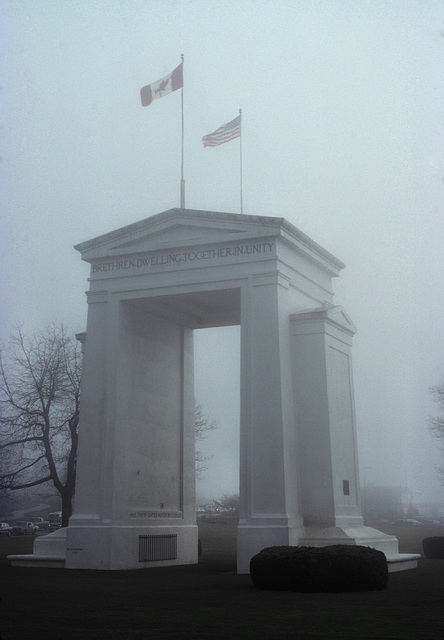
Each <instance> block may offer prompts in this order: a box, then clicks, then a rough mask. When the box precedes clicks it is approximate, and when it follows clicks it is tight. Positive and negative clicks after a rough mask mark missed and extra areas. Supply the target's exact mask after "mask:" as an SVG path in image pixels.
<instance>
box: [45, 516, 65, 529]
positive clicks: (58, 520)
mask: <svg viewBox="0 0 444 640" xmlns="http://www.w3.org/2000/svg"><path fill="white" fill-rule="evenodd" d="M48 520H49V530H50V531H57V529H60V527H61V526H62V512H61V511H54V512H53V513H50V514H49V516H48Z"/></svg>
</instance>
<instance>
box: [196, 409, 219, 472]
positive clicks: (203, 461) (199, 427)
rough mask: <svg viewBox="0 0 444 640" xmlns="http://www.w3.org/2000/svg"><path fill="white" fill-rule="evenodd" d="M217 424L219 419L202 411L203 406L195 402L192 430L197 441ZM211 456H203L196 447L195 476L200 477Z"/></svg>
mask: <svg viewBox="0 0 444 640" xmlns="http://www.w3.org/2000/svg"><path fill="white" fill-rule="evenodd" d="M218 426H219V421H218V420H216V419H215V418H211V416H209V415H207V414H206V413H205V412H204V409H203V406H202V405H201V404H197V405H196V406H195V408H194V432H195V435H196V440H197V441H202V440H205V439H206V438H207V436H208V433H209V431H214V429H217V427H218ZM211 458H212V456H204V455H203V454H202V452H201V451H199V449H196V467H195V469H196V478H202V477H203V472H204V471H205V469H206V468H207V463H208V460H211Z"/></svg>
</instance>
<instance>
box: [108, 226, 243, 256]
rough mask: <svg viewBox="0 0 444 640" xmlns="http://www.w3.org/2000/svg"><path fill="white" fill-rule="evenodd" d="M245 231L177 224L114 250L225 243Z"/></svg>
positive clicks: (151, 249) (126, 242) (140, 249)
mask: <svg viewBox="0 0 444 640" xmlns="http://www.w3.org/2000/svg"><path fill="white" fill-rule="evenodd" d="M246 233H247V232H246V230H245V229H229V228H228V229H224V228H221V227H216V226H214V227H213V226H211V227H203V226H200V225H192V224H175V225H173V226H171V227H168V228H167V229H162V230H158V231H155V230H151V231H148V232H146V233H143V234H142V235H140V237H138V238H137V239H131V240H127V241H124V242H121V243H118V244H116V245H115V246H114V247H112V249H110V250H111V251H112V252H113V253H114V252H118V253H120V252H121V251H122V250H125V252H127V251H128V250H130V251H131V252H133V251H137V252H139V251H146V250H147V248H148V247H149V250H150V251H155V250H158V249H166V248H168V247H172V246H174V247H182V246H189V245H199V244H209V243H212V242H223V241H224V240H236V239H237V238H240V237H243V236H245V234H246Z"/></svg>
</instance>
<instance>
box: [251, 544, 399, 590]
mask: <svg viewBox="0 0 444 640" xmlns="http://www.w3.org/2000/svg"><path fill="white" fill-rule="evenodd" d="M250 575H251V579H252V581H253V584H254V586H255V587H257V588H258V589H273V590H278V591H305V592H309V591H370V590H376V589H385V587H386V586H387V581H388V568H387V560H386V557H385V555H384V554H383V553H382V551H377V550H376V549H371V548H370V547H363V546H351V545H344V544H338V545H333V546H330V547H267V548H266V549H262V551H261V552H260V553H258V554H256V555H255V556H254V557H253V558H251V561H250Z"/></svg>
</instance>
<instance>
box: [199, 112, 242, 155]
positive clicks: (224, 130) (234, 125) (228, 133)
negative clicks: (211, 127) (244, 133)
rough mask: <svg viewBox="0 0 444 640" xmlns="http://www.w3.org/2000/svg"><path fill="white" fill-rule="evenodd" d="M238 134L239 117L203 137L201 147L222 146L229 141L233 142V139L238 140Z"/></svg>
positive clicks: (239, 128) (239, 126)
mask: <svg viewBox="0 0 444 640" xmlns="http://www.w3.org/2000/svg"><path fill="white" fill-rule="evenodd" d="M240 134H241V117H240V115H239V116H237V118H234V120H232V121H231V122H229V123H228V124H223V125H222V126H221V127H219V129H216V131H213V133H208V134H207V135H206V136H204V137H203V138H202V142H203V146H204V147H217V146H218V145H220V144H224V142H229V141H230V140H234V138H239V136H240Z"/></svg>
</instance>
